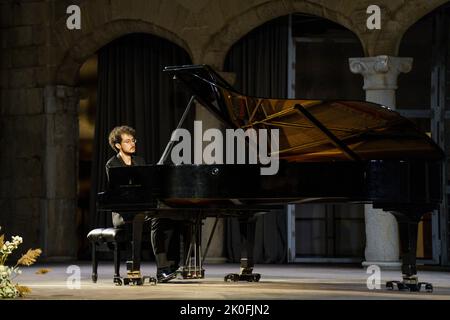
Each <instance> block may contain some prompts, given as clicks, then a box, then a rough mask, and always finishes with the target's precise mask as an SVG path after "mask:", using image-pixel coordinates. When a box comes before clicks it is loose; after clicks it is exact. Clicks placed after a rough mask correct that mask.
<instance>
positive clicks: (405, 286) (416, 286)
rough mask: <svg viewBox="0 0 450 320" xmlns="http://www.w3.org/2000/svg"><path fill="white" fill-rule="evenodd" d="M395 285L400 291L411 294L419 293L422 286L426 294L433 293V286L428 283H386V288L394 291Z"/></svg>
mask: <svg viewBox="0 0 450 320" xmlns="http://www.w3.org/2000/svg"><path fill="white" fill-rule="evenodd" d="M395 285H397V288H398V290H399V291H410V292H419V291H420V289H421V288H422V286H424V287H425V291H426V292H429V293H431V292H433V285H432V284H431V283H428V282H419V283H405V282H403V281H388V282H386V288H387V289H388V290H394V287H395Z"/></svg>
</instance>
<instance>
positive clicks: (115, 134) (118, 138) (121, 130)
mask: <svg viewBox="0 0 450 320" xmlns="http://www.w3.org/2000/svg"><path fill="white" fill-rule="evenodd" d="M122 134H129V135H130V136H133V137H135V136H136V130H134V129H133V128H132V127H129V126H118V127H115V128H114V129H112V130H111V132H110V133H109V138H108V140H109V145H110V146H111V148H113V150H114V151H115V152H119V150H117V148H116V146H115V144H116V143H121V142H122Z"/></svg>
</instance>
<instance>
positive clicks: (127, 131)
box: [106, 126, 180, 282]
mask: <svg viewBox="0 0 450 320" xmlns="http://www.w3.org/2000/svg"><path fill="white" fill-rule="evenodd" d="M135 136H136V131H135V130H134V129H133V128H131V127H129V126H118V127H115V128H114V129H112V130H111V132H110V134H109V145H110V146H111V148H112V149H113V150H114V151H115V152H117V154H116V155H115V156H113V157H111V158H110V159H109V160H108V162H107V163H106V174H107V176H108V179H109V168H111V167H124V166H141V165H145V164H146V163H145V160H144V158H142V157H139V156H137V155H136V138H135ZM112 221H113V225H114V227H115V228H117V227H120V226H122V225H124V224H125V223H129V221H124V219H123V217H122V216H121V215H120V214H119V213H117V212H113V213H112ZM151 238H152V247H153V253H154V254H155V259H156V264H157V271H156V276H157V280H158V282H167V281H169V280H171V279H174V278H175V277H176V270H177V269H178V267H179V252H180V247H179V245H180V233H179V227H178V224H177V223H175V222H174V221H172V220H170V219H161V218H153V219H152V224H151ZM169 259H170V260H169Z"/></svg>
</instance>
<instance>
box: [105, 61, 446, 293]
mask: <svg viewBox="0 0 450 320" xmlns="http://www.w3.org/2000/svg"><path fill="white" fill-rule="evenodd" d="M164 71H165V72H167V73H168V74H169V75H170V76H172V77H173V79H174V80H175V81H178V82H180V83H182V85H183V86H184V88H185V89H186V90H188V91H189V93H190V94H191V95H192V97H191V100H190V102H189V104H188V106H187V107H186V110H185V113H184V114H183V117H182V118H181V120H180V123H179V125H178V129H179V128H181V127H182V126H183V124H184V122H185V120H186V117H187V114H188V113H189V112H190V110H191V107H192V106H193V105H194V104H195V103H199V104H201V105H203V106H204V107H205V108H207V110H209V112H211V113H212V114H213V115H214V116H215V117H216V118H217V119H218V120H219V121H220V123H221V125H220V128H219V129H221V130H225V129H235V130H236V129H242V130H247V129H249V128H253V129H255V130H258V129H268V130H270V129H278V132H279V141H278V146H277V149H276V150H272V152H273V154H272V155H277V156H278V159H279V167H278V171H277V173H276V174H272V175H262V174H261V169H262V168H263V167H267V165H263V164H261V163H247V164H245V163H235V164H223V163H222V164H220V163H219V164H217V163H213V164H191V163H178V164H174V163H173V162H172V161H170V157H169V155H170V152H171V150H172V149H173V147H174V145H175V143H176V139H173V138H172V139H171V141H169V142H168V144H167V146H166V150H165V151H164V154H163V155H162V156H161V160H160V161H159V163H158V164H155V165H148V166H141V167H129V168H112V171H111V173H110V175H111V177H110V180H111V181H110V183H109V186H108V189H107V190H105V191H104V192H101V193H99V195H98V209H99V210H102V211H104V210H113V211H117V212H121V213H123V214H126V213H129V214H131V215H134V214H135V213H136V212H139V213H140V214H146V215H148V216H154V217H155V216H159V217H170V218H174V219H184V220H186V221H194V222H195V223H194V224H193V225H194V229H193V230H194V238H195V241H194V242H195V243H196V245H198V242H199V237H198V231H199V229H200V226H201V221H202V220H203V219H204V218H206V217H216V218H218V217H225V216H234V217H238V218H239V221H240V231H241V250H242V252H241V268H240V270H241V271H240V272H239V273H236V274H229V275H226V276H225V280H231V281H258V280H259V279H260V275H259V274H257V273H253V267H254V261H253V246H254V237H255V232H254V231H255V223H254V217H255V215H257V214H261V213H264V212H269V211H270V210H272V209H276V208H281V207H283V206H285V205H286V204H295V203H371V204H372V205H373V207H375V208H380V209H383V210H385V211H389V212H391V213H392V214H393V215H394V216H395V217H396V219H397V221H398V225H399V234H400V244H401V254H402V257H401V258H402V280H401V281H389V282H387V283H386V286H387V288H388V289H393V288H394V287H395V286H397V287H398V289H400V290H410V291H419V290H421V287H425V289H426V290H427V291H432V289H433V287H432V284H430V283H423V282H419V279H418V276H417V269H416V242H417V230H418V223H419V221H420V219H421V217H422V216H423V215H424V214H425V213H428V212H431V211H433V210H435V209H437V208H438V206H439V203H440V201H441V198H442V190H441V179H442V168H443V159H444V153H443V151H442V150H441V149H440V148H439V146H438V145H436V144H435V143H434V142H433V140H431V139H430V138H429V137H428V136H427V135H426V134H424V133H422V132H421V131H419V130H418V129H417V128H416V127H415V125H414V124H413V123H412V122H411V121H410V120H408V119H405V118H403V117H402V116H400V115H399V114H398V113H397V112H395V111H393V110H390V109H389V108H387V107H384V106H381V105H377V104H374V103H370V102H365V101H348V100H328V101H323V100H295V99H272V98H259V97H250V96H245V95H243V94H241V93H239V92H237V91H236V90H234V89H233V88H232V87H231V85H229V84H228V83H227V82H226V81H225V80H224V79H223V78H221V77H220V76H219V75H218V74H217V73H216V72H214V71H213V70H212V68H210V67H209V66H207V65H186V66H173V67H166V68H165V70H164ZM246 142H247V144H246V150H249V149H250V147H251V146H249V143H248V141H246ZM266 147H267V148H269V150H270V147H271V146H270V143H269V146H266ZM196 235H197V236H196ZM189 251H190V253H189V254H192V250H189ZM196 252H197V257H195V261H196V263H197V264H196V268H199V270H202V265H201V263H202V262H203V259H204V256H203V257H202V255H201V251H200V250H197V251H196ZM134 259H136V260H138V259H139V258H138V257H137V256H135V257H134ZM187 261H188V260H186V262H187ZM134 268H135V269H139V261H136V264H135V267H134ZM135 271H136V270H135ZM202 275H203V274H202Z"/></svg>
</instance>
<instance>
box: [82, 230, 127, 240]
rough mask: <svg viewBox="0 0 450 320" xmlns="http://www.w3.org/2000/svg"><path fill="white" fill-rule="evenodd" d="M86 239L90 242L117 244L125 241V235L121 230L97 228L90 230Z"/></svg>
mask: <svg viewBox="0 0 450 320" xmlns="http://www.w3.org/2000/svg"><path fill="white" fill-rule="evenodd" d="M87 238H88V239H89V241H91V242H119V241H124V240H125V235H124V230H123V229H121V228H97V229H93V230H91V231H90V232H89V233H88V235H87Z"/></svg>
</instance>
